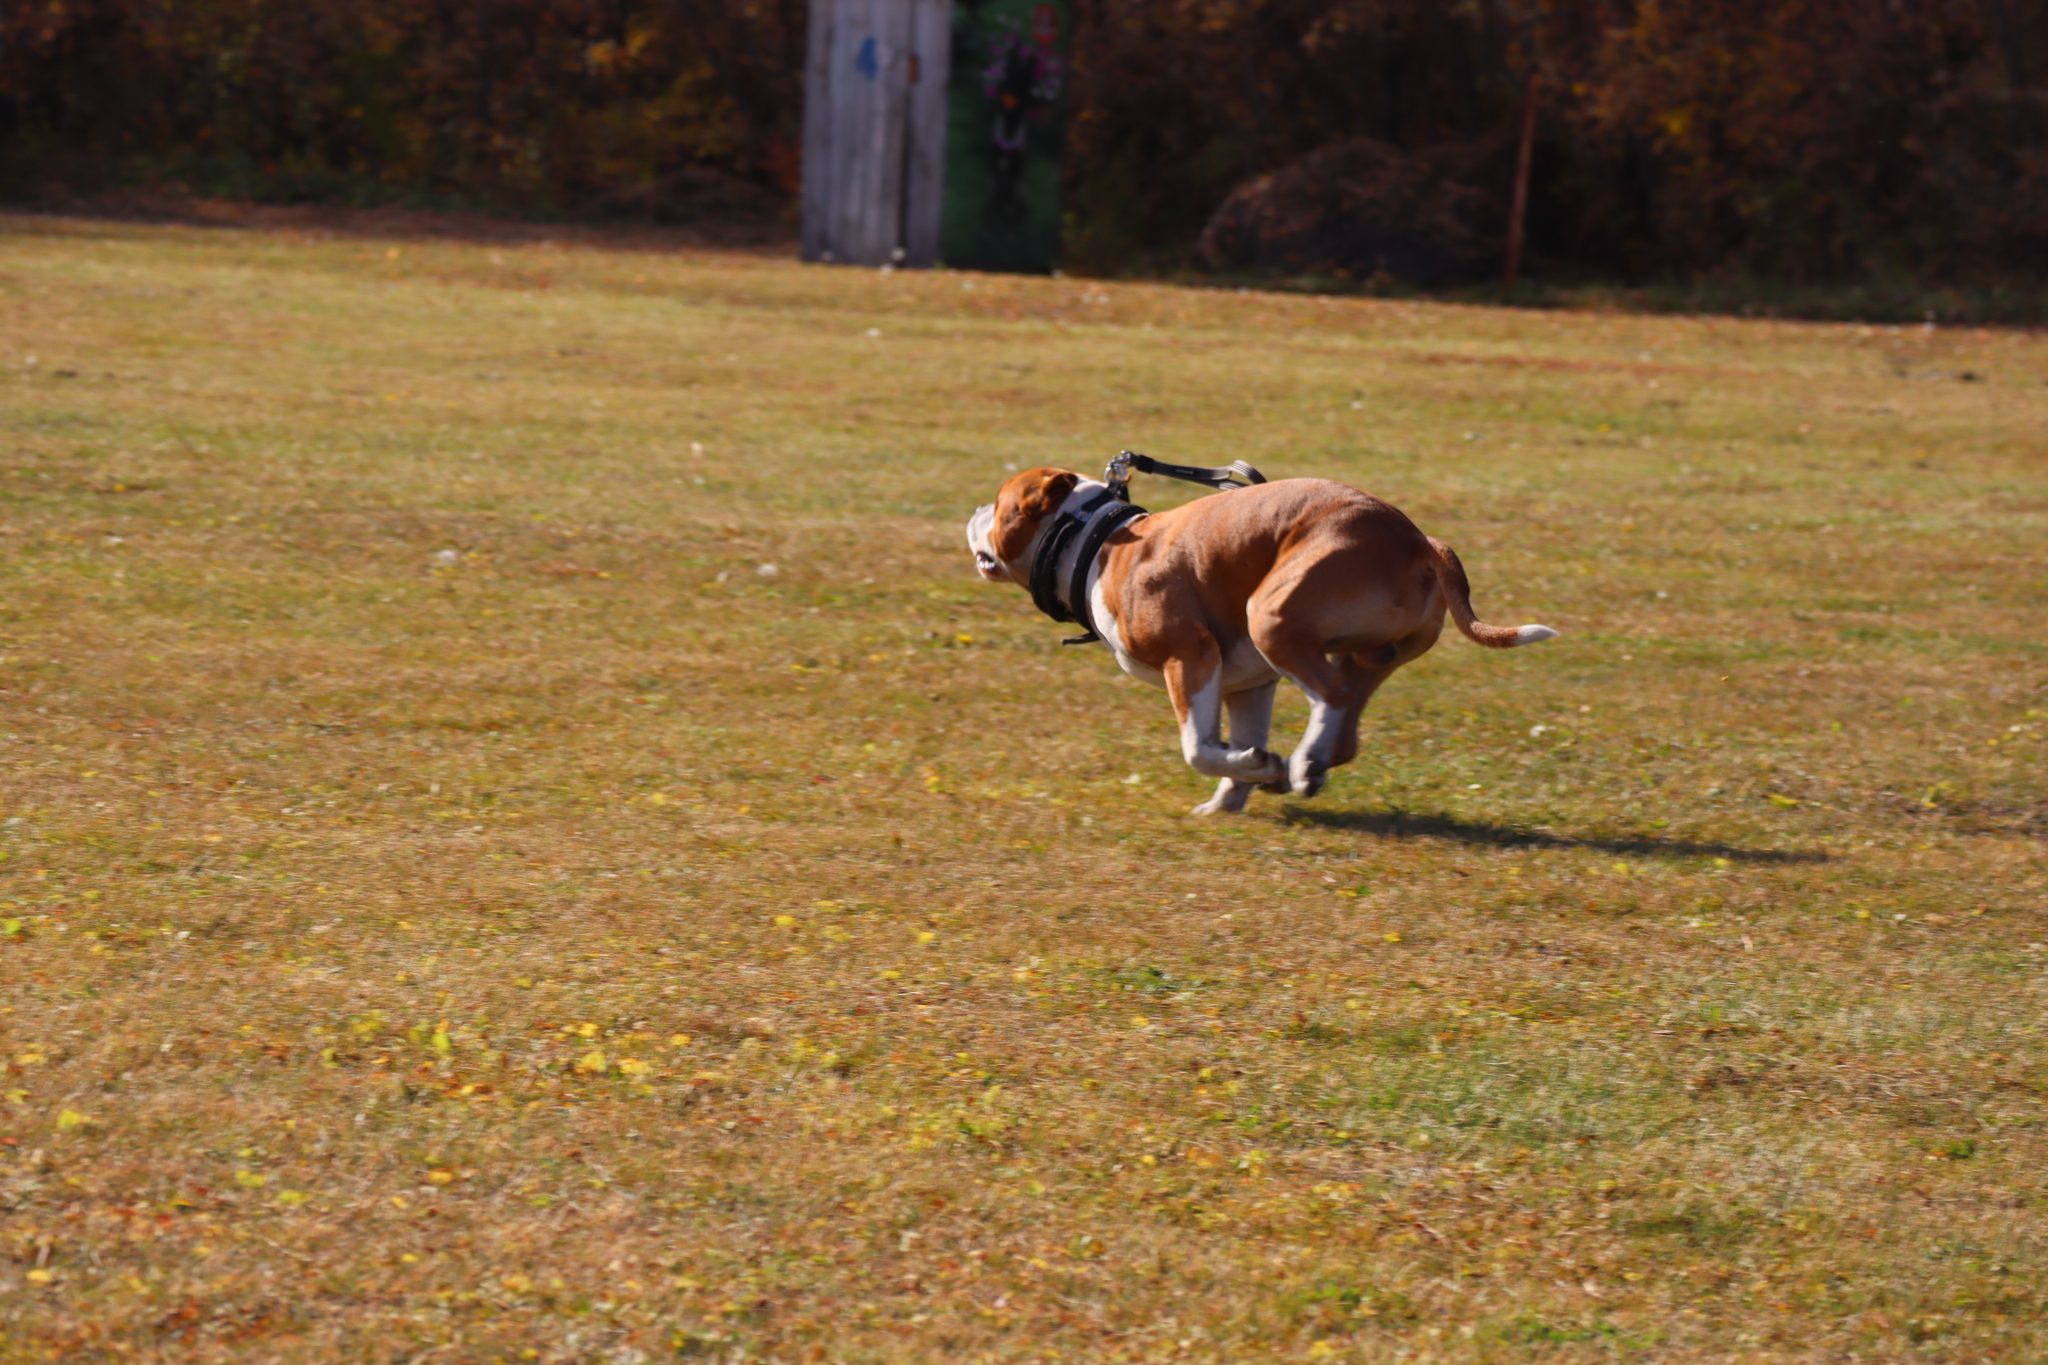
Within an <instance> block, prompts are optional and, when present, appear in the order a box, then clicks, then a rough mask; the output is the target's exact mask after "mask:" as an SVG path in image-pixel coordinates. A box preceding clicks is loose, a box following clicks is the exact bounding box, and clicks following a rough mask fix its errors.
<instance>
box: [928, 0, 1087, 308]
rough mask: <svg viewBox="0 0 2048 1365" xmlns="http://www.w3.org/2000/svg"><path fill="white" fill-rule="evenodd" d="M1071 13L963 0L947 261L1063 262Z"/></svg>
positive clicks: (1024, 2) (956, 43) (1039, 0)
mask: <svg viewBox="0 0 2048 1365" xmlns="http://www.w3.org/2000/svg"><path fill="white" fill-rule="evenodd" d="M1068 29H1069V12H1068V9H1067V6H1066V4H1064V3H1054V2H1053V0H954V5H953V78H952V88H951V90H950V92H949V98H948V121H947V128H946V195H945V211H944V212H945V216H944V225H943V229H942V237H941V247H940V254H941V257H942V258H943V259H944V260H945V262H946V264H948V265H953V266H960V267H965V268H971V269H978V270H1014V271H1024V272H1036V273H1041V274H1042V273H1044V272H1046V271H1049V270H1051V269H1052V268H1053V267H1054V266H1056V265H1058V264H1059V247H1060V175H1061V164H1060V163H1061V155H1062V152H1063V151H1064V143H1065V141H1066V127H1065V99H1066V90H1067V84H1068V82H1067V38H1068Z"/></svg>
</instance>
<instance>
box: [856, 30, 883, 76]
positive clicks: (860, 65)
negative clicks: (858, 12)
mask: <svg viewBox="0 0 2048 1365" xmlns="http://www.w3.org/2000/svg"><path fill="white" fill-rule="evenodd" d="M853 69H854V70H855V71H858V72H860V74H861V75H863V76H866V77H867V78H868V79H869V80H873V79H874V78H875V77H876V75H878V74H879V73H880V72H881V70H882V63H881V61H880V60H879V59H878V58H877V57H876V55H875V40H874V38H873V36H872V35H871V36H870V37H869V38H868V40H867V41H866V42H864V43H862V44H861V45H860V52H859V54H858V55H857V56H855V57H854V59H853Z"/></svg>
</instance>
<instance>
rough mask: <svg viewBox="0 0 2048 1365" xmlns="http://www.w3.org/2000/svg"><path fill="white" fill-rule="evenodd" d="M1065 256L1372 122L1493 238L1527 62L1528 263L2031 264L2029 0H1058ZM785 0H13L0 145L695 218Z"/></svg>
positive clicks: (79, 164) (2041, 40) (728, 158)
mask: <svg viewBox="0 0 2048 1365" xmlns="http://www.w3.org/2000/svg"><path fill="white" fill-rule="evenodd" d="M1077 10H1078V19H1079V28H1078V37H1077V47H1076V52H1075V54H1074V75H1075V82H1074V92H1075V93H1074V98H1075V100H1076V108H1075V115H1076V117H1075V119H1074V121H1073V124H1072V127H1073V130H1074V131H1073V142H1072V148H1071V156H1070V159H1069V185H1068V200H1069V207H1070V227H1069V243H1068V248H1069V255H1070V258H1071V259H1072V260H1073V261H1074V262H1075V263H1076V264H1077V265H1079V266H1081V267H1083V268H1089V269H1094V270H1098V271H1111V272H1114V271H1121V270H1130V269H1144V268H1154V269H1156V268H1161V267H1166V268H1172V267H1177V266H1179V265H1181V264H1182V263H1184V262H1186V261H1187V260H1189V259H1190V252H1191V251H1192V249H1193V247H1194V245H1195V243H1196V241H1197V239H1198V237H1199V236H1200V234H1201V232H1202V230H1203V228H1204V226H1205V225H1206V224H1208V223H1209V221H1210V219H1211V216H1212V215H1213V214H1214V213H1215V211H1216V210H1217V208H1218V206H1219V205H1221V204H1222V203H1223V202H1224V201H1225V199H1226V198H1227V197H1228V196H1229V195H1230V194H1231V192H1232V191H1233V190H1234V189H1236V188H1238V187H1240V186H1242V185H1244V184H1245V183H1246V182H1248V181H1252V180H1255V179H1257V178H1258V177H1260V176H1263V175H1267V174H1272V173H1277V172H1282V171H1285V170H1286V169H1287V168H1288V167H1290V166H1294V165H1296V164H1297V163H1300V162H1301V161H1303V160H1304V159H1305V158H1307V157H1309V156H1311V155H1313V154H1316V153H1318V152H1322V151H1325V150H1326V149H1328V148H1331V147H1334V146H1337V145H1339V144H1342V143H1346V142H1350V141H1354V140H1356V139H1360V138H1366V139H1371V140H1373V142H1374V144H1376V145H1380V146H1384V147H1387V148H1391V149H1394V150H1396V151H1397V152H1399V153H1401V154H1403V155H1406V156H1410V157H1416V158H1420V159H1421V161H1420V162H1419V163H1418V164H1423V165H1426V166H1429V167H1440V166H1442V165H1444V164H1450V163H1455V164H1457V165H1459V166H1462V167H1465V168H1467V169H1468V171H1469V175H1468V183H1467V182H1461V184H1460V186H1459V189H1460V191H1461V192H1464V191H1469V193H1470V194H1471V195H1476V196H1478V197H1479V200H1481V201H1483V202H1482V203H1481V206H1480V207H1481V209H1482V211H1479V212H1477V213H1475V214H1473V215H1470V216H1469V219H1467V220H1461V221H1469V222H1470V223H1471V224H1472V225H1473V230H1475V231H1477V232H1478V233H1480V235H1481V239H1482V240H1480V241H1479V242H1477V243H1476V244H1475V245H1476V247H1477V248H1478V249H1480V250H1482V251H1483V250H1484V249H1485V248H1486V247H1487V245H1488V243H1487V241H1486V240H1485V238H1486V237H1487V235H1488V234H1492V235H1494V236H1496V237H1497V235H1498V233H1499V232H1500V230H1501V226H1502V219H1503V217H1504V205H1505V201H1506V198H1507V194H1508V184H1507V180H1508V178H1509V176H1510V175H1511V168H1512V164H1513V158H1512V155H1511V154H1509V153H1508V147H1509V144H1510V143H1511V142H1512V139H1513V136H1514V131H1515V128H1516V127H1517V124H1518V120H1519V118H1520V114H1521V110H1522V101H1523V92H1524V90H1525V88H1526V81H1527V78H1528V77H1529V76H1530V75H1531V74H1534V75H1536V76H1537V77H1538V79H1539V91H1540V94H1539V124H1538V127H1539V140H1538V148H1537V156H1536V161H1535V185H1534V195H1533V198H1532V201H1531V221H1530V237H1531V245H1532V250H1533V252H1534V254H1535V257H1536V263H1537V265H1538V266H1539V268H1542V269H1548V270H1552V271H1566V272H1570V273H1577V274H1582V275H1583V274H1588V273H1590V274H1619V275H1623V276H1628V277H1636V278H1642V277H1649V276H1659V275H1697V274H1699V273H1701V272H1711V271H1740V272H1746V273H1751V274H1757V275H1762V276H1769V277H1773V278H1784V279H1793V280H1799V279H1805V280H1828V279H1842V278H1851V277H1864V276H1869V275H1872V274H1880V275H1882V274H1904V275H1912V276H1916V277H1923V278H1930V279H1950V280H1982V279H1987V278H2001V277H2009V276H2012V275H2014V274H2025V273H2028V272H2029V271H2030V269H2032V268H2033V267H2034V265H2035V263H2036V262H2038V261H2040V260H2042V259H2048V13H2044V11H2042V10H2041V9H2040V8H2039V7H2038V6H2031V5H2026V4H2023V3H2021V2H2020V0H1883V2H1882V3H1880V2H1879V0H1780V2H1779V3H1773V4H1769V5H1759V4H1755V3H1751V2H1750V0H1687V3H1684V4H1678V3H1659V2H1658V0H1577V2H1576V3H1564V2H1562V0H1549V2H1546V0H1467V2H1466V3H1459V4H1442V3H1435V2H1434V0H1082V3H1080V4H1079V5H1078V7H1077ZM805 16H806V6H805V4H804V0H746V2H745V3H731V4H714V3H711V2H710V0H432V2H431V3H430V2H429V0H291V2H290V3H284V2H283V0H61V3H60V0H35V2H34V3H27V4H21V5H17V6H13V7H11V8H10V9H9V10H8V11H7V12H6V17H5V18H4V20H0V24H4V28H0V71H4V97H0V122H4V126H5V129H6V135H5V140H4V154H0V155H4V160H5V168H4V169H5V172H6V174H7V177H8V179H9V181H10V182H11V188H12V190H13V192H14V193H16V194H17V195H18V194H21V193H23V192H25V191H26V192H34V191H35V190H36V189H37V188H38V187H39V185H40V184H42V183H43V182H44V181H47V180H49V179H50V178H52V177H56V178H59V179H65V178H69V179H72V180H76V179H78V178H79V177H81V176H90V175H92V174H98V175H106V174H109V173H113V172H117V171H118V172H120V173H122V174H125V175H129V176H133V175H135V174H138V173H141V174H149V175H157V176H162V175H172V176H176V177H183V178H185V179H187V180H188V181H193V182H199V183H200V185H201V187H202V188H206V187H214V188H223V189H226V190H228V191H231V192H240V193H247V194H253V195H261V196H265V197H278V196H283V197H294V196H296V197H301V198H332V197H364V196H370V197H375V196H380V195H381V196H390V195H393V194H400V193H402V194H406V195H414V196H418V195H434V196H442V197H446V198H452V199H458V200H464V201H469V202H477V203H486V204H491V205H496V206H503V207H517V208H523V209H528V210H534V209H539V210H545V211H550V212H567V213H591V212H627V213H634V214H640V215H651V216H655V217H669V218H685V219H687V218H690V217H693V216H704V215H717V214H723V213H730V212H736V211H748V210H751V209H754V208H759V207H761V206H763V205H769V204H775V203H784V204H786V203H787V200H788V196H789V195H790V193H791V190H792V188H793V186H794V184H795V182H796V179H797V176H798V174H799V169H798V161H797V129H798V125H799V120H800V115H801V104H802V91H801V72H802V58H803V45H804V29H805Z"/></svg>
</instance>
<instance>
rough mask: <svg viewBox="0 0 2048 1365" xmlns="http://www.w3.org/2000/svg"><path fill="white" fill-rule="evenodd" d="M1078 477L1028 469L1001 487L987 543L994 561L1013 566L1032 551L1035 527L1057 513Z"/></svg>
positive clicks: (1078, 479)
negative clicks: (992, 550) (1026, 552)
mask: <svg viewBox="0 0 2048 1365" xmlns="http://www.w3.org/2000/svg"><path fill="white" fill-rule="evenodd" d="M1079 482H1081V476H1080V475H1079V474H1076V473H1073V472H1072V471H1070V470H1065V469H1027V470H1025V471H1024V472H1023V473H1022V474H1019V475H1017V476H1016V477H1015V478H1013V479H1011V480H1010V481H1009V482H1008V483H1006V484H1004V485H1003V491H1002V494H1001V495H1000V496H999V497H998V498H997V499H996V516H995V525H994V527H992V528H991V533H990V537H989V538H990V541H991V542H992V544H993V546H994V549H995V552H996V557H997V558H999V559H1002V560H1004V561H1007V562H1014V561H1015V560H1017V559H1018V558H1020V557H1021V556H1022V555H1023V553H1024V552H1025V551H1026V550H1028V549H1030V548H1031V538H1032V537H1033V536H1035V535H1037V534H1038V523H1039V522H1041V521H1043V520H1045V519H1046V518H1047V517H1049V516H1051V515H1052V514H1053V513H1054V512H1057V511H1058V510H1059V508H1060V504H1061V503H1063V502H1065V501H1066V500H1067V494H1069V493H1071V492H1073V491H1074V485H1075V484H1077V483H1079Z"/></svg>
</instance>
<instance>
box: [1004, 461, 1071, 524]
mask: <svg viewBox="0 0 2048 1365" xmlns="http://www.w3.org/2000/svg"><path fill="white" fill-rule="evenodd" d="M1031 473H1032V475H1034V476H1036V479H1035V482H1033V483H1028V484H1026V485H1025V486H1024V489H1023V495H1022V496H1021V497H1019V498H1018V500H1017V510H1018V511H1019V512H1022V513H1023V514H1024V515H1025V516H1027V517H1029V518H1031V519H1032V520H1033V521H1036V520H1038V519H1039V518H1040V517H1049V516H1051V515H1052V514H1053V513H1054V512H1057V511H1058V510H1059V507H1060V504H1061V503H1063V502H1065V501H1066V500H1067V495H1068V494H1069V493H1071V492H1073V491H1074V485H1076V484H1078V483H1080V482H1081V476H1080V475H1079V474H1076V473H1074V472H1073V471H1072V470H1069V469H1034V470H1032V471H1031Z"/></svg>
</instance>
